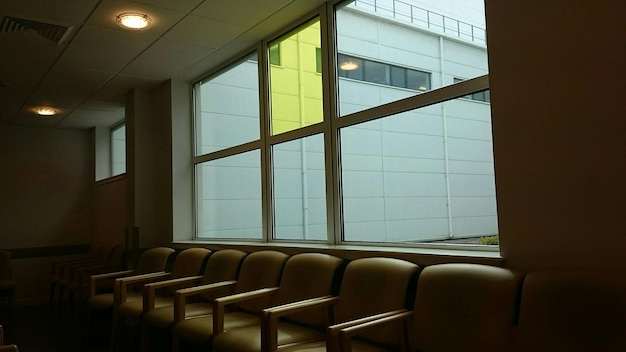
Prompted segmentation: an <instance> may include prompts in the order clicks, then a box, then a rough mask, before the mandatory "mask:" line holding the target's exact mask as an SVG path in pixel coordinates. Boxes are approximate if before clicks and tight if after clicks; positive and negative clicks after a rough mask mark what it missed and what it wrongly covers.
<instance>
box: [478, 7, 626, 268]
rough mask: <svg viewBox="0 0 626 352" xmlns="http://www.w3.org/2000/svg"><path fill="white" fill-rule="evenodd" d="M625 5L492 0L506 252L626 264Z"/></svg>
mask: <svg viewBox="0 0 626 352" xmlns="http://www.w3.org/2000/svg"><path fill="white" fill-rule="evenodd" d="M624 10H626V7H625V5H624V2H623V1H621V0H605V1H566V0H559V1H537V0H534V1H518V2H511V1H500V0H487V1H486V12H487V27H488V36H487V37H488V47H489V61H490V87H491V96H492V119H493V136H494V153H495V170H496V187H497V199H498V215H499V228H500V248H501V254H502V256H503V258H504V259H505V261H506V263H507V265H508V266H511V267H518V268H523V269H533V268H551V267H583V266H584V267H620V268H624V267H626V260H625V259H624V258H625V257H624V250H626V230H625V229H626V216H625V215H624V214H626V201H625V198H626V183H625V182H624V180H626V165H625V161H626V137H625V132H626V119H625V118H624V117H625V116H626V104H624V102H623V97H624V93H625V89H624V88H625V87H626V86H625V83H624V82H625V81H626V74H625V68H624V67H625V65H624V63H625V62H626V47H625V46H624V44H623V43H624V42H625V41H626V38H625V36H626V21H624V19H623V14H624Z"/></svg>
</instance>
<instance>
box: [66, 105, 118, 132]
mask: <svg viewBox="0 0 626 352" xmlns="http://www.w3.org/2000/svg"><path fill="white" fill-rule="evenodd" d="M123 119H124V109H123V108H122V109H118V110H114V111H111V110H98V109H84V108H81V109H75V110H74V111H72V112H71V113H70V114H69V115H67V116H66V117H65V118H63V119H62V120H61V121H59V122H58V126H59V127H64V128H91V127H93V126H112V125H114V124H116V123H118V122H120V121H121V120H123Z"/></svg>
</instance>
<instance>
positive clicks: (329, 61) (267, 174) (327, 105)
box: [192, 0, 499, 251]
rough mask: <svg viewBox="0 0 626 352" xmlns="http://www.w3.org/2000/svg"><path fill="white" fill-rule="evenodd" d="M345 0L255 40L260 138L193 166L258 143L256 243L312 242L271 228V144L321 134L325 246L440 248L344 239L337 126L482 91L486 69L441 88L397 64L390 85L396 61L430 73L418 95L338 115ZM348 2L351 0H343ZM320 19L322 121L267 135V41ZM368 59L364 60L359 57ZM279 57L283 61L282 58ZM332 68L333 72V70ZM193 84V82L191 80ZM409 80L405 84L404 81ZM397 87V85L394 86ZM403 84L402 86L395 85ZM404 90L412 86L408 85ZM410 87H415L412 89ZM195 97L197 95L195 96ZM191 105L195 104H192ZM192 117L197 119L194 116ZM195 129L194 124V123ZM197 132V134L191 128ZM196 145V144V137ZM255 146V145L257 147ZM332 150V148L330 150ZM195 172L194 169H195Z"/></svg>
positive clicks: (195, 160)
mask: <svg viewBox="0 0 626 352" xmlns="http://www.w3.org/2000/svg"><path fill="white" fill-rule="evenodd" d="M343 2H344V1H343V0H341V1H339V0H337V1H332V0H331V1H329V2H327V3H325V4H324V5H322V6H321V7H320V8H318V9H317V10H315V11H313V12H311V13H310V14H309V15H307V16H305V17H302V18H300V19H298V20H296V21H294V22H293V23H292V25H290V26H288V27H287V29H285V30H281V31H279V32H278V34H277V35H275V36H273V37H270V38H268V39H266V40H263V41H261V42H260V43H258V44H257V45H256V47H255V48H254V50H257V52H258V62H259V79H258V82H259V94H260V100H259V101H260V107H259V109H260V124H261V129H260V133H261V135H260V139H259V140H258V141H254V142H249V143H246V144H244V145H240V146H235V147H231V148H228V149H226V150H223V151H220V152H217V153H215V155H213V154H212V155H211V156H207V155H200V156H194V158H193V167H194V168H195V165H197V164H198V163H199V162H204V161H207V160H213V159H217V158H221V157H223V156H224V155H230V154H231V153H235V154H236V153H242V152H245V151H250V150H254V149H256V148H259V149H260V151H261V153H260V154H261V182H262V186H261V187H262V220H263V236H262V240H261V241H260V242H262V243H264V244H270V243H277V244H280V243H296V244H298V243H300V244H303V243H304V244H311V243H312V241H308V240H302V241H299V240H292V239H290V240H281V239H275V238H274V236H275V234H274V230H273V225H272V223H271V222H272V221H273V219H274V209H273V204H272V197H273V193H272V192H273V186H272V182H271V180H272V179H273V178H272V171H271V169H272V155H271V149H272V147H273V146H274V145H277V144H280V143H284V142H290V141H295V140H297V139H300V138H306V137H309V136H313V135H315V134H318V133H322V134H323V139H324V146H325V147H324V150H325V166H326V171H325V173H326V205H327V206H326V212H327V219H328V221H327V227H328V239H327V242H326V243H323V245H328V246H339V245H356V246H359V247H379V246H384V247H388V248H393V247H398V246H401V247H403V248H404V247H410V248H441V246H442V245H441V244H428V243H415V244H409V243H398V242H382V243H381V242H347V241H344V240H343V214H342V211H341V208H342V205H341V199H342V196H341V188H340V179H341V175H340V157H339V154H340V150H339V148H338V146H339V144H340V143H339V140H338V139H339V131H340V129H341V128H344V127H348V126H352V125H356V124H360V123H363V122H367V121H373V120H377V119H382V118H385V117H388V116H391V115H395V114H399V113H402V112H406V111H410V110H415V109H419V108H423V107H427V106H430V105H433V104H438V103H442V102H445V101H449V100H452V99H456V98H463V97H465V96H467V95H471V94H473V93H476V92H480V91H484V90H487V89H489V74H488V73H487V74H485V75H481V76H478V77H475V78H472V79H468V80H463V81H461V82H457V83H454V84H452V85H447V86H443V87H440V88H433V87H432V84H433V82H432V73H430V72H426V71H421V70H417V69H414V68H406V67H401V66H397V65H390V64H385V63H383V64H385V65H387V66H389V68H388V71H389V78H388V79H389V84H388V85H390V86H392V87H395V86H393V85H391V70H392V69H391V67H393V66H397V67H398V68H401V69H404V76H405V81H407V77H406V75H407V73H406V72H407V71H406V70H413V71H416V72H420V73H424V74H428V75H429V85H428V87H427V90H426V91H421V90H415V91H418V92H420V94H417V95H414V96H411V97H408V98H404V99H401V100H398V101H394V102H392V103H388V104H384V105H380V106H376V107H373V108H369V109H366V110H363V111H359V112H356V113H352V114H347V115H344V116H339V111H338V93H337V88H338V80H339V78H340V77H339V73H338V72H339V69H338V67H337V66H338V65H337V60H338V55H342V54H341V53H338V51H337V47H336V46H337V40H336V38H335V36H336V25H335V18H334V16H335V14H334V11H335V8H337V7H338V6H341V4H342V3H343ZM347 2H350V1H347ZM318 16H319V21H320V30H321V44H322V45H321V48H319V50H320V52H321V54H322V57H321V71H322V72H321V75H322V86H323V113H324V117H323V121H322V122H320V123H316V124H313V125H309V126H306V127H302V128H299V129H296V130H292V131H288V132H284V133H279V134H276V135H272V134H271V130H270V116H269V113H270V111H269V110H270V108H269V104H270V103H269V101H270V92H269V84H268V81H269V78H268V76H269V70H270V67H271V65H275V64H274V63H271V62H270V61H271V58H270V47H269V46H268V43H271V42H273V41H275V40H277V39H278V38H280V37H283V36H286V35H288V34H289V33H290V32H291V31H293V30H295V29H297V28H298V27H300V26H302V25H305V24H306V23H308V22H310V21H311V20H312V18H315V17H318ZM251 51H252V49H248V50H246V51H245V52H246V54H243V55H238V56H236V57H235V58H234V59H232V60H227V62H226V63H225V64H223V65H221V66H220V67H219V68H217V69H215V70H212V71H211V73H210V74H208V75H205V76H204V78H203V79H206V78H207V77H209V76H210V75H212V74H215V73H216V72H218V71H220V70H223V69H224V68H226V67H228V66H229V65H231V64H233V63H234V62H236V61H237V60H239V59H240V58H242V57H245V56H246V55H248V54H249V53H250V52H251ZM363 60H367V59H363ZM281 61H282V60H281ZM331 73H332V74H331ZM194 84H195V83H194ZM407 84H408V83H407ZM396 88H398V87H396ZM399 88H402V87H399ZM405 89H410V88H406V87H405ZM412 90H413V89H412ZM194 99H196V98H195V96H194ZM194 106H195V104H194ZM192 111H193V112H194V114H195V113H196V111H195V107H194V109H193V110H192ZM193 120H194V121H195V118H193ZM194 130H195V126H194ZM194 137H195V133H194ZM193 143H194V149H195V145H196V143H195V140H194V141H193ZM257 145H258V146H257ZM331 151H332V152H331ZM194 175H195V172H194ZM196 182H197V180H194V182H193V185H194V191H193V198H194V207H196V204H197V203H196V199H195V198H196V197H197V193H196V190H195V188H196V187H197V184H196ZM196 211H197V209H195V208H194V220H195V221H194V223H196V224H197V219H196V217H197V212H196ZM196 236H197V228H196V229H195V231H194V238H195V240H203V241H219V242H223V241H222V240H221V239H210V238H198V237H196ZM233 240H234V241H242V242H244V243H249V242H255V241H250V240H240V239H233ZM446 247H447V248H449V249H454V248H459V249H462V250H480V251H497V250H499V249H498V248H497V247H496V248H490V247H487V246H477V247H472V246H466V245H461V246H455V245H446Z"/></svg>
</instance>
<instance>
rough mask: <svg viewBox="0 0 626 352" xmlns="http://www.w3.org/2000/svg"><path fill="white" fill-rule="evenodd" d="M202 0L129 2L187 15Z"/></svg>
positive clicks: (140, 0) (134, 0)
mask: <svg viewBox="0 0 626 352" xmlns="http://www.w3.org/2000/svg"><path fill="white" fill-rule="evenodd" d="M203 1H204V0H131V2H136V3H140V4H144V5H151V6H158V7H163V8H166V9H170V10H173V11H176V12H182V13H188V12H189V11H191V10H193V9H194V8H195V7H196V6H198V5H200V4H201V3H202V2H203Z"/></svg>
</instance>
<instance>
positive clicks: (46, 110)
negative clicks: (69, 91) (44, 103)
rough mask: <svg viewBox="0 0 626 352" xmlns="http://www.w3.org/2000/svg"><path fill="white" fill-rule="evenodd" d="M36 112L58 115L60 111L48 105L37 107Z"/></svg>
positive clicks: (42, 114)
mask: <svg viewBox="0 0 626 352" xmlns="http://www.w3.org/2000/svg"><path fill="white" fill-rule="evenodd" d="M35 112H36V113H37V115H40V116H52V115H56V114H58V113H59V111H58V110H56V109H53V108H48V107H41V108H36V109H35Z"/></svg>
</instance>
